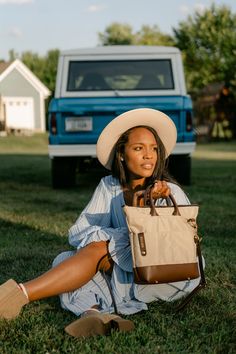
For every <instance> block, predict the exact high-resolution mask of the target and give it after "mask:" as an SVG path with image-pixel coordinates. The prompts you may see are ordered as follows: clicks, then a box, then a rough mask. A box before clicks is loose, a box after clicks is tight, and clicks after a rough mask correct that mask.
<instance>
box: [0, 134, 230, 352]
mask: <svg viewBox="0 0 236 354" xmlns="http://www.w3.org/2000/svg"><path fill="white" fill-rule="evenodd" d="M78 177H79V178H78V184H77V187H76V188H74V189H72V190H57V191H55V190H53V189H52V188H51V184H50V161H49V159H48V156H47V137H46V135H37V136H33V137H14V136H11V137H4V138H3V137H0V283H2V282H4V281H5V280H7V279H8V278H9V277H11V278H14V279H15V280H17V281H21V282H23V281H25V280H28V279H30V278H32V277H35V276H37V275H39V274H40V273H42V272H44V271H46V270H47V269H48V268H49V267H50V266H51V263H52V260H53V259H54V257H55V256H56V255H57V254H58V253H60V252H61V251H63V250H66V249H69V246H68V243H67V230H68V228H69V227H70V226H71V225H72V224H73V223H74V221H75V219H76V218H77V216H78V214H79V213H80V212H81V210H82V209H83V208H84V206H85V205H86V203H87V202H88V200H89V198H90V196H91V195H92V192H93V190H94V188H95V186H96V185H97V183H98V181H99V179H100V177H101V172H99V171H92V173H85V174H83V175H80V176H78ZM185 190H186V192H187V194H188V195H189V198H190V199H191V200H192V201H193V202H197V203H199V204H200V215H199V219H198V221H199V227H200V233H201V235H202V236H203V243H202V248H203V253H204V256H205V258H206V263H207V266H206V277H207V281H208V287H207V289H206V290H204V291H202V292H200V293H199V294H198V295H196V296H195V298H194V299H193V301H192V302H191V304H190V305H189V307H187V308H186V309H185V310H184V311H183V312H182V313H178V314H176V313H175V312H174V311H173V309H174V307H175V304H165V303H153V304H151V305H149V311H147V312H145V313H140V314H136V315H134V316H131V318H132V319H133V320H134V322H135V326H136V329H135V331H133V332H131V333H130V334H122V333H116V332H113V333H112V335H111V336H109V337H94V338H90V339H85V340H83V339H81V340H77V339H74V338H72V337H69V336H68V335H67V334H66V333H64V330H63V328H64V327H65V326H66V325H67V324H68V323H70V322H71V321H73V320H74V319H75V316H74V315H73V314H71V313H68V312H66V311H64V310H62V309H61V308H60V304H59V300H58V298H51V299H47V300H43V301H40V302H39V301H38V302H35V303H32V304H30V305H28V306H27V307H25V309H24V310H23V312H22V314H21V316H19V317H18V318H17V319H16V320H14V321H10V322H6V321H0V353H10V354H12V353H17V354H18V353H24V354H25V353H45V354H46V353H143V354H146V353H150V354H153V353H194V354H196V353H199V354H200V353H201V354H202V353H211V354H212V353H235V352H236V346H235V319H236V309H235V298H234V297H235V274H236V269H235V263H236V262H235V261H236V257H235V252H236V247H235V243H236V242H235V236H236V232H235V229H236V144H235V143H219V144H216V143H214V144H213V143H212V144H208V145H207V144H206V145H199V146H198V148H197V151H196V152H195V154H194V159H193V183H192V185H191V186H188V187H186V188H185Z"/></svg>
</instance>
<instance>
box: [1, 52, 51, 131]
mask: <svg viewBox="0 0 236 354" xmlns="http://www.w3.org/2000/svg"><path fill="white" fill-rule="evenodd" d="M50 93H51V92H50V91H49V90H48V88H47V87H46V86H45V85H44V84H43V83H42V82H41V81H40V80H39V79H38V78H37V77H36V76H35V75H34V74H33V73H32V71H30V70H29V69H28V68H27V67H26V66H25V65H24V64H23V63H22V62H21V61H20V60H19V59H16V60H15V61H13V62H10V63H5V62H3V63H0V130H1V131H14V130H16V131H31V132H44V131H45V130H46V127H45V125H46V123H45V122H46V117H45V99H46V98H47V97H49V96H50Z"/></svg>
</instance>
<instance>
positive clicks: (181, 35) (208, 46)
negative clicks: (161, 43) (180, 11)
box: [174, 4, 236, 91]
mask: <svg viewBox="0 0 236 354" xmlns="http://www.w3.org/2000/svg"><path fill="white" fill-rule="evenodd" d="M174 35H175V44H176V46H177V47H179V49H180V50H182V52H183V58H184V64H185V69H186V74H187V75H186V76H187V81H188V88H189V89H190V90H191V91H194V90H196V89H199V88H202V87H204V86H206V85H208V84H210V83H213V82H231V84H233V83H235V84H236V71H235V68H236V15H235V14H233V13H231V11H230V9H229V8H228V7H227V6H219V7H217V6H216V5H214V4H213V5H212V6H211V7H210V8H209V9H206V10H205V11H204V12H202V13H199V12H195V14H194V15H193V16H189V17H188V19H187V20H186V21H184V22H180V24H179V26H178V27H177V28H175V29H174Z"/></svg>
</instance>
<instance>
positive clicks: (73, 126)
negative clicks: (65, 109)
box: [65, 117, 93, 132]
mask: <svg viewBox="0 0 236 354" xmlns="http://www.w3.org/2000/svg"><path fill="white" fill-rule="evenodd" d="M65 123H66V125H65V129H66V131H67V132H88V131H91V130H93V118H92V117H68V118H66V122H65Z"/></svg>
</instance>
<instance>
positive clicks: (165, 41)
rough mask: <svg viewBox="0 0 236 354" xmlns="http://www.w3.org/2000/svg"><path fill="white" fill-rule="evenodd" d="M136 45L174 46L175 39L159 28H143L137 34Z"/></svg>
mask: <svg viewBox="0 0 236 354" xmlns="http://www.w3.org/2000/svg"><path fill="white" fill-rule="evenodd" d="M134 41H135V43H136V44H142V45H164V46H173V45H174V40H173V38H172V37H171V36H170V35H168V34H165V33H162V32H161V31H160V30H159V27H158V26H153V27H151V26H147V25H146V26H142V28H141V30H140V31H138V32H137V33H136V34H135V39H134Z"/></svg>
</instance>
